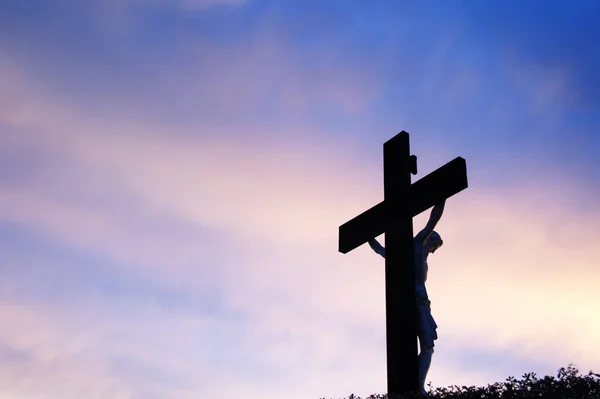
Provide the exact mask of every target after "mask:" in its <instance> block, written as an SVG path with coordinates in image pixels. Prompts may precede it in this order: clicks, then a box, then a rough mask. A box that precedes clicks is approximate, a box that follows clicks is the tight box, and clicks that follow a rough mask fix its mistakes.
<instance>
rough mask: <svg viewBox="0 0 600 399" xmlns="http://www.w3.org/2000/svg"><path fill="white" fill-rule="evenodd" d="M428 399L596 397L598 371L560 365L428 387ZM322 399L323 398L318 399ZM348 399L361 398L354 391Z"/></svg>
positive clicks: (599, 397)
mask: <svg viewBox="0 0 600 399" xmlns="http://www.w3.org/2000/svg"><path fill="white" fill-rule="evenodd" d="M413 398H419V396H418V395H417V394H415V395H404V396H395V397H390V398H388V396H387V395H385V394H383V395H379V394H374V395H371V396H369V397H367V398H365V399H413ZM429 398H430V399H531V398H542V399H600V374H594V373H592V372H591V371H590V372H589V373H588V374H587V375H581V374H580V373H579V370H578V369H577V368H576V367H575V366H573V365H572V364H571V365H569V366H568V367H566V368H564V367H562V368H560V369H559V370H558V375H557V377H551V376H546V377H544V378H541V379H539V378H537V376H536V375H535V373H527V374H524V375H523V377H522V379H520V380H517V379H516V378H514V377H508V378H507V379H506V381H505V382H496V383H494V384H488V386H486V387H475V386H470V387H467V386H462V387H459V386H456V385H453V386H450V387H447V388H436V389H433V390H430V392H429ZM321 399H325V398H321ZM348 399H361V398H360V397H359V396H355V395H354V394H352V395H350V396H349V397H348Z"/></svg>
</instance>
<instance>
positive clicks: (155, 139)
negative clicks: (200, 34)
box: [0, 40, 600, 398]
mask: <svg viewBox="0 0 600 399" xmlns="http://www.w3.org/2000/svg"><path fill="white" fill-rule="evenodd" d="M279 46H280V43H279V42H278V41H276V40H275V41H273V42H268V43H266V44H265V43H264V42H260V43H257V44H256V45H254V46H250V47H249V49H247V50H246V51H238V50H239V49H238V48H237V47H235V46H234V47H231V48H226V49H225V50H223V49H219V48H216V47H211V46H210V45H208V44H206V43H201V44H200V45H198V47H197V48H196V50H197V52H196V53H195V54H194V55H192V56H191V59H192V60H196V61H197V62H196V63H193V62H192V63H191V64H190V65H189V70H190V71H191V70H193V69H194V68H195V67H196V66H198V65H200V62H199V60H201V59H202V56H203V55H204V56H205V55H210V56H211V57H212V59H209V60H207V61H206V64H205V65H206V69H205V70H203V71H202V72H207V75H206V76H207V77H206V78H205V79H206V80H198V81H195V80H193V79H190V76H191V77H198V79H200V77H201V75H202V74H201V73H197V74H196V75H194V74H188V73H182V74H181V76H176V77H174V78H173V79H174V80H173V81H171V82H170V83H169V84H171V83H172V84H173V86H172V89H173V91H172V92H170V93H171V96H167V97H166V98H162V99H161V101H162V102H161V103H160V104H164V103H166V102H168V101H169V100H170V99H173V98H176V94H180V93H182V92H181V91H180V89H181V88H183V87H184V86H186V85H187V86H189V91H187V92H186V91H183V95H182V97H183V98H184V100H187V99H196V100H198V99H200V100H203V101H206V103H211V102H212V103H214V104H216V106H215V109H219V110H221V111H222V112H224V113H225V114H227V115H228V116H229V118H231V119H234V120H235V122H230V123H229V124H228V125H225V124H221V125H220V126H218V127H215V126H214V125H215V124H212V126H211V124H209V123H203V121H202V122H196V125H194V126H193V129H192V128H180V127H174V126H169V127H167V128H163V127H161V126H160V125H157V124H152V123H148V122H145V120H144V119H143V118H141V119H140V120H138V121H134V120H133V119H134V118H132V117H131V116H122V113H121V114H120V115H121V117H120V118H119V117H116V115H119V114H111V116H115V117H114V118H112V117H111V118H108V117H107V114H106V113H104V112H103V111H100V110H95V111H94V112H90V110H87V112H86V110H85V109H82V108H81V107H78V106H76V105H75V104H73V103H69V102H68V101H65V100H64V97H63V98H62V99H61V98H60V96H58V95H57V93H53V92H46V91H44V90H43V89H41V88H40V86H39V85H36V84H35V83H34V82H32V81H31V80H29V79H28V76H24V75H23V74H22V73H20V71H21V68H19V66H18V65H14V66H13V67H6V66H5V67H3V69H2V71H1V72H0V85H1V87H2V89H3V90H0V92H1V93H2V97H0V98H1V100H2V101H0V120H1V121H2V127H1V129H2V135H1V140H2V144H3V150H2V153H1V154H2V162H6V165H7V166H9V165H10V166H11V167H10V168H8V167H7V168H5V170H11V171H13V172H12V173H9V172H6V171H5V172H4V174H3V175H2V180H1V182H2V185H1V187H0V219H1V220H2V221H3V222H4V223H5V224H6V226H8V228H9V229H12V230H13V231H12V233H13V234H15V235H16V234H17V233H16V230H18V229H19V230H21V234H22V239H23V241H24V242H25V243H24V245H22V247H21V248H18V249H14V248H13V249H12V252H11V259H10V263H11V264H12V269H11V270H13V271H14V269H18V268H19V267H20V268H22V269H23V271H22V272H21V274H18V273H17V274H12V275H9V276H5V278H4V279H3V285H4V286H3V288H4V290H3V291H2V293H3V299H4V301H5V302H4V304H3V306H2V307H0V311H1V312H2V314H1V317H2V320H4V321H5V325H7V326H10V327H8V328H6V329H3V331H2V333H1V335H0V337H1V340H0V342H2V343H3V345H4V346H2V347H1V348H0V367H2V370H3V372H2V373H0V374H2V375H4V376H5V377H4V378H5V379H4V381H3V382H2V388H3V389H5V390H6V391H9V392H10V393H9V394H14V395H17V394H21V395H35V394H38V395H43V394H46V395H55V396H60V397H65V398H68V397H69V395H71V397H75V396H77V397H92V398H93V397H94V396H93V395H96V397H110V398H118V397H123V398H137V397H140V398H141V397H143V398H152V397H175V398H186V397H198V395H199V394H200V396H206V397H211V396H219V397H240V396H242V394H243V395H244V396H246V397H265V396H285V397H288V398H293V397H294V395H296V396H297V397H298V398H300V397H306V396H307V395H312V396H316V395H319V396H321V395H322V396H331V397H333V396H336V395H337V396H340V395H344V394H349V393H351V392H356V393H358V394H361V395H363V396H364V395H365V394H370V393H374V392H383V391H384V390H385V335H384V332H385V328H384V327H385V314H384V303H385V302H384V300H385V298H384V279H383V278H384V276H383V262H382V260H381V259H380V258H379V257H376V256H375V255H374V254H372V253H371V251H370V250H369V249H368V248H366V247H363V248H360V249H357V250H356V251H354V252H352V253H350V254H348V255H341V254H339V253H337V252H336V249H337V226H339V225H340V224H341V223H343V222H344V221H346V220H348V219H349V218H351V217H353V216H355V215H356V214H357V213H360V212H362V211H363V210H365V209H367V208H368V207H370V206H372V205H373V204H375V203H377V202H379V201H380V200H381V193H382V187H381V165H380V160H379V158H378V163H377V164H373V163H369V162H368V161H366V160H365V158H362V157H359V156H358V154H364V153H363V152H360V151H359V150H357V149H356V147H355V145H356V141H353V140H352V139H351V138H350V139H346V137H344V139H339V137H338V138H336V139H333V138H332V137H334V136H335V134H337V133H339V132H333V133H332V132H331V131H330V130H327V129H322V128H321V130H318V131H315V130H312V129H309V128H308V127H307V125H306V124H304V125H294V126H286V127H285V128H283V129H282V128H279V127H278V128H270V129H263V128H257V127H256V126H252V125H251V124H248V126H245V125H244V124H243V123H241V122H238V121H237V120H236V118H234V117H233V116H235V115H237V114H236V112H237V111H240V110H243V109H244V107H248V109H252V110H253V109H254V108H253V104H254V103H255V102H260V101H263V100H264V101H266V100H265V98H266V97H268V96H267V95H266V94H265V93H267V91H268V90H265V89H264V87H263V86H264V85H266V86H268V87H269V88H278V89H280V90H281V92H280V93H283V94H284V95H282V96H281V97H279V98H283V99H287V103H285V104H287V105H285V104H284V106H283V108H285V107H286V106H289V110H290V111H293V110H295V109H298V108H303V107H309V108H310V107H311V106H312V107H314V106H316V105H318V103H319V101H314V100H313V97H318V95H320V94H323V97H324V98H325V100H326V101H332V102H336V101H337V102H338V103H339V104H341V106H342V107H343V108H345V109H346V111H348V112H350V113H351V112H357V110H360V109H362V108H364V107H365V104H368V100H364V99H363V94H366V97H367V98H368V99H369V98H371V99H372V98H373V97H372V96H371V97H370V93H371V94H372V93H375V94H374V96H376V93H377V90H378V88H377V87H375V89H373V87H372V86H373V85H371V83H370V81H368V80H365V82H366V83H360V82H359V83H357V84H356V85H355V86H353V87H350V88H346V87H345V84H346V83H348V84H350V83H352V81H353V80H362V76H363V75H362V72H361V70H360V68H358V65H359V64H357V68H356V70H353V69H352V68H350V70H346V71H339V70H338V69H336V68H335V66H336V65H337V63H338V62H341V61H340V59H336V58H335V57H332V58H329V59H326V60H325V61H324V62H323V63H322V64H321V63H318V62H317V63H316V64H313V65H312V66H313V67H314V69H312V71H316V74H315V76H316V78H314V79H312V78H311V76H308V75H306V76H300V77H297V76H295V75H294V74H295V73H296V72H298V73H300V72H301V71H302V68H298V69H296V66H295V65H294V64H295V61H298V60H300V57H298V58H294V57H293V56H290V58H289V59H286V57H285V56H286V55H289V54H288V53H287V52H286V51H287V50H289V49H288V48H287V47H285V46H283V45H281V47H279ZM195 57H197V58H195ZM280 60H281V63H282V64H283V66H281V65H279V66H278V65H276V64H277V62H279V61H280ZM332 60H333V61H332ZM309 64H310V63H309ZM309 66H310V65H309ZM280 68H281V69H280ZM264 71H266V72H264ZM271 72H272V73H273V74H274V75H269V73H271ZM219 73H222V75H220V74H219ZM262 74H264V75H262ZM286 74H289V75H290V76H288V77H289V79H284V77H285V76H286ZM213 78H214V79H215V81H216V83H215V84H214V85H213V86H210V85H208V88H206V90H205V91H202V89H203V88H204V86H203V85H202V84H201V83H206V82H210V80H211V79H213ZM173 82H175V83H173ZM190 82H191V83H190ZM199 82H200V83H199ZM375 82H377V80H375ZM374 86H377V85H374ZM459 86H460V85H459ZM467 86H468V85H467ZM305 88H308V89H307V90H306V91H303V90H304V89H305ZM254 89H256V90H254ZM261 90H262V91H261ZM549 92H550V93H551V94H552V90H549ZM185 95H189V97H186V96H185ZM450 97H452V96H450ZM542 97H543V98H542V99H545V98H546V97H544V96H542ZM547 98H549V99H550V100H552V99H553V98H554V97H552V95H549V96H548V97H547ZM200 100H198V101H199V103H194V102H193V101H191V103H192V105H196V104H202V101H200ZM544 101H545V100H544ZM544 101H542V102H541V103H540V104H541V105H544V104H546V103H545V102H544ZM315 104H316V105H315ZM142 105H146V103H145V102H144V103H143V104H142ZM118 107H122V108H124V109H126V107H125V106H124V103H118V104H117V105H115V108H118ZM141 108H143V106H142V107H141ZM192 108H193V107H192ZM201 109H202V110H204V111H205V113H206V114H209V112H207V111H206V108H201ZM208 109H210V107H209V108H208ZM223 110H225V111H223ZM146 112H147V113H151V112H152V109H150V110H146ZM162 112H164V113H165V114H168V113H169V112H170V109H169V108H168V107H167V108H165V109H163V110H162ZM232 115H233V116H232ZM241 127H244V129H243V130H240V128H241ZM418 142H419V143H425V142H426V140H425V139H423V140H422V141H418ZM373 148H377V151H380V146H379V145H378V144H373ZM428 148H429V150H430V153H428V154H427V156H426V157H424V158H426V160H425V164H426V165H434V163H433V162H432V161H431V159H436V160H438V159H443V158H444V157H446V156H447V154H448V153H449V152H450V151H449V150H448V149H439V150H438V148H436V147H434V146H431V147H428ZM9 154H13V155H14V154H17V156H13V157H12V158H11V159H10V160H6V159H7V158H8V155H9ZM485 176H487V175H485V174H483V173H482V174H480V175H478V178H477V179H473V181H471V184H472V186H471V188H469V189H468V190H467V191H465V192H464V193H461V194H460V195H459V196H457V197H456V198H452V199H451V200H450V201H449V202H448V206H447V210H446V214H445V215H444V218H443V220H442V222H441V224H440V228H439V230H440V232H441V233H442V234H443V236H444V240H445V242H446V244H445V246H444V248H443V251H439V252H436V254H435V255H434V256H432V258H431V260H430V263H431V269H430V281H429V290H430V295H431V297H432V300H433V309H434V316H435V317H436V319H437V320H438V324H439V325H440V330H439V333H440V340H439V342H438V343H437V349H436V355H435V358H434V364H433V367H432V371H431V380H432V381H433V382H434V384H435V385H449V384H459V385H462V384H463V383H464V384H472V383H483V382H491V381H492V380H499V379H502V378H504V377H505V375H503V374H502V373H503V372H504V370H506V367H508V366H506V365H501V366H495V365H489V367H488V368H487V369H486V370H485V371H481V370H480V369H481V367H479V370H474V368H475V367H472V365H477V364H479V362H481V359H482V357H483V355H482V353H483V354H484V355H488V356H492V357H494V356H498V354H499V353H502V354H504V355H506V354H509V355H511V356H509V357H510V359H511V360H510V367H511V368H512V367H516V366H515V364H522V363H523V362H526V361H527V360H529V359H532V358H535V359H538V360H539V361H540V362H543V363H544V365H549V364H552V365H554V364H556V365H557V367H558V366H562V365H564V364H565V363H567V362H570V361H575V362H577V363H580V364H581V365H582V367H587V366H588V365H593V364H597V363H598V361H599V360H600V353H598V351H597V350H595V349H594V348H590V347H589V345H584V346H582V345H580V343H582V342H593V340H594V339H595V337H597V336H598V332H599V331H598V328H599V325H598V320H597V318H596V317H595V316H594V315H595V308H596V307H597V305H596V304H597V303H599V302H600V300H599V297H598V295H597V294H596V292H597V290H595V289H594V282H595V281H598V280H597V277H599V276H598V273H597V272H595V268H594V267H595V264H597V263H598V256H599V254H598V251H597V250H596V249H595V247H594V245H593V243H594V242H595V238H597V237H598V236H599V232H598V230H597V227H596V226H598V225H599V224H598V223H597V221H598V220H597V219H598V217H599V216H600V213H599V212H598V209H596V208H590V209H588V210H586V211H585V212H582V211H581V210H580V208H578V207H577V206H575V205H576V201H573V199H574V198H578V197H580V196H582V195H584V194H586V195H587V192H586V191H585V190H584V188H582V187H579V186H578V185H577V184H576V182H573V181H569V180H567V179H563V178H562V177H560V176H559V177H558V178H557V177H554V178H545V179H544V177H543V176H536V175H533V176H532V177H534V178H535V180H534V181H535V182H536V185H535V186H534V185H523V186H518V185H517V186H514V185H513V186H510V187H502V186H497V185H495V184H491V183H489V180H487V181H486V180H485V179H484V177H485ZM494 183H495V182H494ZM538 187H545V188H546V189H547V191H545V192H542V193H538V192H536V190H537V188H538ZM426 217H427V215H426V214H423V215H420V216H419V217H418V218H417V219H416V221H415V226H422V225H423V224H424V221H425V218H426ZM15 226H17V227H15ZM34 238H36V239H35V240H34ZM15 241H16V240H15ZM28 243H29V244H30V245H31V244H32V243H33V244H35V247H34V246H32V248H35V252H37V254H34V255H36V256H33V255H32V254H31V253H30V252H32V251H31V250H29V248H27V244H28ZM40 243H44V246H45V248H42V245H41V244H40ZM57 248H59V249H60V251H59V250H57ZM52 249H54V250H52ZM56 252H59V254H57V253H56ZM65 252H66V253H70V254H73V253H77V254H81V253H83V255H81V256H80V257H76V256H71V257H69V256H66V255H64V253H65ZM46 256H47V257H46ZM91 260H94V262H93V263H92V262H91ZM3 267H4V269H3V270H6V269H8V266H7V264H6V263H5V264H4V266H3ZM44 268H45V269H46V270H50V271H57V272H58V271H60V277H62V278H64V281H63V282H62V283H63V284H62V285H58V286H53V281H55V280H52V279H45V278H42V277H40V275H42V276H45V274H44V273H37V272H38V271H40V270H44ZM90 269H91V270H90ZM95 269H102V272H103V273H101V272H99V271H98V270H95ZM68 270H78V271H79V273H74V272H73V273H66V272H65V273H63V271H68ZM106 275H108V276H112V278H113V279H114V280H116V281H121V282H123V280H126V279H131V280H137V282H136V283H135V282H131V281H128V282H127V283H128V284H124V285H125V286H126V287H127V288H131V292H130V297H128V298H124V297H123V296H122V295H121V296H117V295H114V291H110V290H105V291H101V292H100V293H98V292H89V291H91V287H94V288H96V289H97V288H98V287H103V288H106V287H105V286H106V285H110V284H111V282H110V281H100V280H102V279H101V278H99V276H100V277H102V276H106ZM19 279H22V280H26V281H22V280H19ZM106 279H107V280H108V279H109V278H108V277H106ZM90 280H96V285H94V284H93V283H91V282H90ZM26 283H29V284H31V286H34V287H36V288H37V287H39V290H40V291H41V290H47V291H48V292H50V293H51V292H52V290H53V289H54V290H56V289H61V287H65V286H68V285H69V284H71V285H74V284H82V286H83V288H81V287H79V288H78V289H72V292H75V293H77V296H76V298H75V299H76V301H75V300H73V303H71V304H69V305H65V303H64V302H61V301H60V300H58V299H57V298H56V297H57V296H58V295H56V296H54V297H52V295H48V296H47V297H46V296H44V295H39V294H40V293H39V292H38V293H37V294H38V295H33V294H31V292H28V290H27V289H26V288H27V284H26ZM88 288H90V289H89V290H88ZM62 289H64V288H62ZM173 291H176V292H177V293H178V294H180V296H179V297H178V298H177V299H178V300H177V301H174V303H172V304H171V306H165V304H164V303H163V300H164V297H165V296H168V295H170V294H171V293H172V292H173ZM40 297H41V298H40ZM74 297H75V296H74ZM213 297H216V299H215V298H213ZM211 300H212V302H211ZM207 303H208V305H206V304H207ZM211 306H212V307H214V308H215V309H207V308H209V307H211ZM490 354H491V355H490ZM455 356H461V358H460V359H456V358H455ZM465 363H466V364H468V365H470V366H471V367H465V366H464V365H465ZM548 367H550V366H548ZM526 371H531V370H526ZM533 371H535V370H533ZM73 381H74V382H73Z"/></svg>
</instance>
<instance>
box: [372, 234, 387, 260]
mask: <svg viewBox="0 0 600 399" xmlns="http://www.w3.org/2000/svg"><path fill="white" fill-rule="evenodd" d="M369 246H370V247H371V249H372V250H373V251H375V252H377V253H378V254H379V255H381V256H383V257H384V258H385V248H384V247H383V246H382V245H381V244H380V243H379V241H377V240H376V239H374V238H373V239H371V240H369Z"/></svg>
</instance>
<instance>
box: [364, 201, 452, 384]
mask: <svg viewBox="0 0 600 399" xmlns="http://www.w3.org/2000/svg"><path fill="white" fill-rule="evenodd" d="M445 202H446V201H445V200H444V201H442V202H441V203H439V204H438V205H436V206H434V207H433V209H432V211H431V215H430V216H429V221H428V222H427V225H426V226H425V228H424V229H423V230H421V231H420V232H419V233H418V234H417V235H416V236H415V238H414V252H415V255H414V261H415V263H414V267H415V282H416V296H417V318H418V319H417V323H418V324H417V326H418V328H417V334H418V337H419V389H420V391H421V394H422V395H424V396H427V392H426V391H425V377H427V372H428V371H429V366H430V365H431V356H432V355H433V346H434V342H433V341H434V340H436V339H437V332H436V329H437V324H436V323H435V320H434V319H433V316H432V315H431V301H429V298H428V296H427V290H426V289H425V282H426V281H427V271H428V266H427V256H428V255H429V254H430V253H434V252H435V251H436V250H437V249H438V248H439V247H441V246H442V244H443V243H444V242H443V241H442V238H441V237H440V235H439V234H438V233H436V232H435V231H434V230H433V229H434V228H435V226H436V225H437V223H438V222H439V220H440V218H441V217H442V213H443V212H444V205H445ZM369 245H370V246H371V248H372V249H373V251H375V252H377V253H378V254H379V255H381V256H383V257H384V258H385V248H384V247H383V246H382V245H381V244H380V243H379V242H378V241H377V240H376V239H372V240H369Z"/></svg>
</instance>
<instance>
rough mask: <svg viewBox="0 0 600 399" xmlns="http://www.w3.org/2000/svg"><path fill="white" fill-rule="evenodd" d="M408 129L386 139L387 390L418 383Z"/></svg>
mask: <svg viewBox="0 0 600 399" xmlns="http://www.w3.org/2000/svg"><path fill="white" fill-rule="evenodd" d="M414 162H415V160H414V159H413V158H411V156H410V144H409V137H408V133H406V132H402V133H401V134H398V135H396V136H395V137H393V138H392V139H390V140H389V141H387V142H386V143H385V144H384V145H383V196H384V207H385V214H386V220H385V248H386V251H385V298H386V303H385V305H386V314H387V315H390V316H391V315H393V317H387V318H386V343H387V381H388V393H401V392H410V391H414V390H416V389H418V386H419V381H418V360H417V356H418V348H417V342H416V337H417V330H416V326H417V313H416V311H417V303H416V296H415V270H414V266H413V264H414V253H413V252H414V248H413V247H414V244H413V224H412V214H411V206H410V187H411V178H410V177H411V171H413V170H414V167H415V166H416V165H415V164H414Z"/></svg>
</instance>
